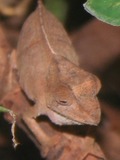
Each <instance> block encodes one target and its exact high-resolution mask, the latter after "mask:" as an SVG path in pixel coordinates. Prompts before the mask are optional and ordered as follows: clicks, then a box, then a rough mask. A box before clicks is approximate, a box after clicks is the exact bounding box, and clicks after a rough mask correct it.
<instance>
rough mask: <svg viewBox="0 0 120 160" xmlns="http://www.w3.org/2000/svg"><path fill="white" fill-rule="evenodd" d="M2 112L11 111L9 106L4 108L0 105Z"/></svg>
mask: <svg viewBox="0 0 120 160" xmlns="http://www.w3.org/2000/svg"><path fill="white" fill-rule="evenodd" d="M0 112H10V110H9V109H7V108H4V107H3V106H0Z"/></svg>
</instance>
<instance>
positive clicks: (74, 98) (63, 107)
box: [48, 74, 101, 125]
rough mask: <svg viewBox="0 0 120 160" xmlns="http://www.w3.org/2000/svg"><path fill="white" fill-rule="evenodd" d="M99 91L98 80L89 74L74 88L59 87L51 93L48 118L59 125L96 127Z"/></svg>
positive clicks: (98, 114) (98, 110) (98, 113)
mask: <svg viewBox="0 0 120 160" xmlns="http://www.w3.org/2000/svg"><path fill="white" fill-rule="evenodd" d="M95 88H97V89H95ZM99 89H100V82H99V80H98V79H97V78H96V77H95V76H93V75H91V74H90V75H88V77H86V79H85V80H84V81H83V83H81V84H79V85H76V86H75V85H74V87H70V86H68V85H59V86H58V87H57V88H56V89H55V90H54V92H53V93H52V95H53V96H52V97H53V98H52V101H51V103H49V104H48V108H49V109H50V110H51V112H50V111H49V114H48V116H49V118H50V119H51V120H52V121H53V122H54V123H56V124H59V125H64V124H79V125H82V124H89V125H97V124H98V123H99V121H100V114H101V112H100V106H99V102H98V100H97V97H96V94H97V92H98V91H99Z"/></svg>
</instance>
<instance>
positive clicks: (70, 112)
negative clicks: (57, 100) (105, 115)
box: [49, 97, 101, 125]
mask: <svg viewBox="0 0 120 160" xmlns="http://www.w3.org/2000/svg"><path fill="white" fill-rule="evenodd" d="M86 101H87V103H86ZM49 108H50V109H51V110H52V111H54V112H56V113H57V114H59V115H60V116H62V117H65V118H66V119H69V120H71V121H72V122H75V123H76V124H78V125H84V124H86V125H87V124H88V125H98V123H99V122H100V115H101V111H100V106H99V102H98V100H97V98H96V97H89V98H87V97H82V98H81V99H80V100H79V104H74V105H71V106H63V105H59V104H58V106H52V107H49Z"/></svg>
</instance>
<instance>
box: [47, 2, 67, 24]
mask: <svg viewBox="0 0 120 160" xmlns="http://www.w3.org/2000/svg"><path fill="white" fill-rule="evenodd" d="M45 5H46V7H47V8H48V10H49V11H51V12H52V13H53V14H54V15H56V17H57V18H58V19H60V20H61V21H62V22H63V23H64V21H65V19H66V14H67V11H68V4H67V2H66V0H45Z"/></svg>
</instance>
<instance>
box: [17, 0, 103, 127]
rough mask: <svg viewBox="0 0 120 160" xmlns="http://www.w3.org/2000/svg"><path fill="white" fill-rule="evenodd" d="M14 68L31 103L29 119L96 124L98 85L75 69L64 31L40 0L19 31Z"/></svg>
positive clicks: (89, 74) (95, 79)
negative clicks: (42, 116)
mask: <svg viewBox="0 0 120 160" xmlns="http://www.w3.org/2000/svg"><path fill="white" fill-rule="evenodd" d="M17 66H18V77H19V83H20V86H21V88H22V90H23V91H24V93H25V94H26V96H27V97H28V98H29V99H30V100H32V101H33V102H34V105H33V106H32V108H33V112H32V113H31V114H30V116H31V117H34V118H36V117H38V116H41V115H46V116H48V117H49V119H50V120H51V121H52V122H53V123H55V124H57V125H73V124H77V125H85V124H87V125H88V124H89V125H97V124H98V123H99V121H100V114H101V111H100V105H99V102H98V99H97V97H96V95H97V93H98V91H99V90H100V87H101V84H100V81H99V79H98V78H97V77H96V76H95V75H93V74H91V73H89V72H87V71H84V70H83V69H82V68H81V67H80V66H79V61H78V56H77V54H76V52H75V50H74V48H73V45H72V42H71V41H70V39H69V37H68V35H67V33H66V31H65V29H64V27H63V26H62V24H61V23H60V22H59V21H58V20H57V19H56V17H55V16H54V15H52V14H51V13H50V12H49V11H48V10H47V9H46V8H45V7H44V5H43V3H42V1H41V0H39V1H38V6H37V8H36V10H35V11H34V12H33V13H32V14H31V15H30V16H29V17H28V19H27V20H26V21H25V23H24V25H23V27H22V30H21V33H20V37H19V40H18V46H17ZM28 112H29V111H28Z"/></svg>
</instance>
